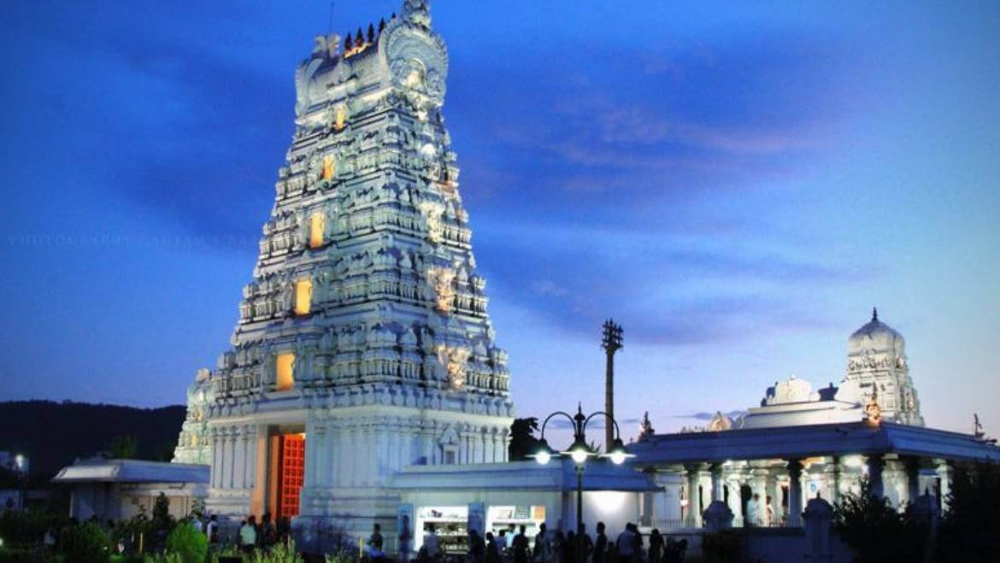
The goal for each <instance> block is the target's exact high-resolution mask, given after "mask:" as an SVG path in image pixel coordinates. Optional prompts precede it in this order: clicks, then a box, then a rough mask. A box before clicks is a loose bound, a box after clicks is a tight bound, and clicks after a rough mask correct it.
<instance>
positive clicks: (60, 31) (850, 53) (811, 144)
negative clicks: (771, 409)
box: [0, 0, 1000, 434]
mask: <svg viewBox="0 0 1000 563" xmlns="http://www.w3.org/2000/svg"><path fill="white" fill-rule="evenodd" d="M399 4H400V1H399V0H368V1H365V2H347V1H345V0H339V1H337V2H336V6H335V10H334V18H333V19H334V25H333V30H334V31H336V32H340V33H344V32H345V31H347V30H354V29H356V28H357V27H358V25H359V24H363V25H364V26H365V27H366V28H367V24H368V22H369V21H376V22H377V21H378V18H379V17H382V16H388V15H389V14H390V13H391V12H393V11H398V10H399ZM433 16H434V26H435V27H436V28H437V29H438V30H439V31H440V33H442V34H443V36H444V37H445V40H446V41H447V43H448V48H449V54H450V61H451V68H450V75H449V77H448V97H447V101H446V105H445V115H446V116H447V119H448V126H449V128H450V131H451V134H452V138H453V142H454V149H455V150H456V152H457V153H458V155H459V165H460V166H461V168H462V177H461V188H460V189H461V191H462V195H463V198H464V201H465V204H466V207H467V208H468V210H469V212H470V214H471V217H472V227H473V231H474V234H475V238H474V249H475V251H476V255H477V259H478V263H479V266H480V269H481V271H482V273H483V274H484V275H485V276H486V277H487V279H488V280H489V286H488V288H487V290H488V292H489V294H490V296H491V301H490V311H491V315H492V319H493V322H494V325H495V326H496V329H497V334H498V342H499V344H500V345H501V346H504V347H506V348H507V349H509V351H510V358H511V370H512V372H513V383H512V385H513V389H514V391H513V393H514V398H515V400H516V402H517V405H518V410H519V412H520V414H521V415H535V416H544V415H545V414H547V413H548V412H550V411H552V410H554V409H557V408H567V409H568V408H573V407H575V404H576V402H577V401H578V400H580V401H583V404H584V407H585V408H588V409H592V410H593V409H597V408H600V407H601V406H603V370H604V362H603V355H602V352H601V350H600V348H599V346H598V345H599V338H600V323H601V321H602V320H603V319H604V318H606V317H608V316H613V317H614V318H615V319H616V320H618V321H620V322H621V323H622V324H623V325H624V326H625V330H626V334H625V342H626V344H625V349H624V350H623V351H622V352H621V353H620V355H619V362H618V374H619V375H618V380H617V382H618V384H617V398H618V401H617V409H618V414H619V417H620V418H621V419H623V420H625V421H627V424H628V426H629V428H627V432H628V433H629V434H632V433H633V432H634V429H635V426H634V425H635V424H636V419H638V418H639V417H640V416H641V415H642V413H643V411H646V410H648V411H650V414H651V417H652V419H653V422H654V426H655V427H656V428H657V430H660V431H666V430H674V429H677V428H679V427H680V426H682V425H689V424H693V423H700V422H699V419H700V418H702V413H714V412H715V411H716V410H721V411H723V412H727V411H733V410H738V409H743V408H746V407H748V406H751V405H754V404H756V403H757V402H758V401H759V400H760V398H761V396H762V394H763V391H764V388H765V387H767V386H768V385H770V384H773V383H774V381H776V380H778V379H782V378H785V377H787V376H789V375H790V374H796V375H797V376H799V377H801V378H805V379H808V380H810V381H811V382H813V383H814V384H815V385H826V384H827V383H829V382H831V381H832V382H837V381H839V380H840V379H841V378H842V377H843V374H844V371H845V369H846V359H845V354H846V340H847V337H848V335H849V334H850V333H851V332H852V331H853V330H854V329H856V328H857V327H858V326H860V325H861V324H863V323H864V322H866V321H867V320H868V319H869V317H870V314H871V313H870V311H871V308H872V306H873V305H877V306H878V307H879V311H880V317H881V318H882V320H884V321H886V322H887V323H889V324H891V325H892V326H894V327H895V328H896V329H898V330H899V331H901V332H902V333H903V334H904V335H905V337H906V338H907V343H908V353H909V356H910V365H911V370H912V371H911V374H912V376H913V379H914V382H915V383H916V385H917V389H918V391H919V394H920V399H921V401H922V404H923V412H924V414H925V417H926V418H927V421H928V423H929V424H931V425H934V426H938V427H942V428H947V429H955V430H964V431H968V430H971V421H972V413H973V412H979V413H980V416H981V417H982V418H983V420H984V422H985V424H986V427H987V431H990V430H992V431H993V432H994V433H996V432H997V431H998V429H1000V408H998V406H997V402H998V400H1000V383H998V381H1000V282H998V280H1000V249H998V243H1000V3H998V2H994V1H982V2H973V1H960V2H959V1H955V2H945V1H926V2H922V1H898V2H867V1H864V2H862V1H857V2H849V1H841V2H824V3H814V2H806V1H802V0H796V1H789V2H770V3H764V2H727V1H723V2H708V1H698V2H679V1H629V2H622V1H611V0H590V1H587V2H579V1H569V0H558V1H557V0H545V1H539V0H502V1H501V0H495V1H494V0H490V1H486V0H476V1H474V2H472V1H466V2H460V1H457V0H439V1H437V2H434V5H433ZM328 20H329V5H328V3H326V2H322V1H312V2H307V1H297V2H277V1H274V2H264V1H246V2H230V1H218V0H213V1H212V2H155V1H147V0H143V1H134V0H133V1H124V0H123V1H116V2H111V1H102V2H60V1H47V0H31V1H29V0H10V1H7V2H4V3H3V4H2V6H0V53H2V55H3V59H4V72H3V79H2V81H0V103H2V107H3V111H0V133H2V139H3V141H2V145H0V146H2V149H0V175H2V178H3V180H2V188H0V189H2V205H0V252H2V260H0V264H2V270H0V310H2V311H3V314H2V317H0V319H2V320H0V323H2V324H0V333H2V338H0V399H24V398H51V399H56V400H60V399H73V400H81V401H104V402H112V403H125V404H132V405H142V406H153V405H162V404H170V403H179V402H182V401H183V399H184V392H185V388H186V387H187V385H188V384H189V382H190V381H191V380H192V378H193V377H194V374H195V370H196V369H197V368H199V367H203V366H211V365H214V362H215V358H216V356H217V355H218V354H220V353H221V352H222V351H224V350H225V348H226V347H227V345H228V339H229V335H230V333H231V331H232V328H233V325H234V323H235V321H236V318H237V315H238V310H237V305H238V303H239V298H240V289H241V287H242V285H243V284H245V283H246V282H247V281H248V280H249V279H250V275H251V271H252V268H253V264H254V261H255V258H256V251H257V241H258V238H259V233H260V227H261V225H262V224H263V222H264V221H265V220H266V219H267V216H268V213H269V210H270V207H271V204H272V201H273V194H274V189H273V182H274V179H275V174H276V170H277V168H278V167H279V166H280V165H281V164H282V161H283V158H284V154H285V151H286V150H287V148H288V144H289V141H290V137H291V133H292V130H293V124H292V117H293V111H292V109H293V105H294V86H293V75H294V70H295V66H296V64H297V63H298V62H299V60H301V59H302V58H304V57H306V56H308V54H309V52H310V50H311V47H312V37H313V35H315V34H316V33H323V32H326V31H327V28H328Z"/></svg>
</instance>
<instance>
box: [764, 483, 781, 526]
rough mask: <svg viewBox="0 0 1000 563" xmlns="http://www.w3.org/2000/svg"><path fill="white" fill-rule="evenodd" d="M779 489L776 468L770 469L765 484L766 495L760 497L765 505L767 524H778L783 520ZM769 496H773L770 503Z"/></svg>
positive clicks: (765, 523)
mask: <svg viewBox="0 0 1000 563" xmlns="http://www.w3.org/2000/svg"><path fill="white" fill-rule="evenodd" d="M778 490H779V487H778V476H777V475H776V474H775V472H774V470H770V471H768V474H767V479H766V481H765V484H764V496H763V497H762V498H761V499H760V502H761V506H763V507H764V509H763V511H764V522H763V524H764V525H765V526H777V525H778V524H779V523H780V522H781V495H780V494H779V493H778ZM768 497H770V498H771V502H770V503H768V502H767V499H768Z"/></svg>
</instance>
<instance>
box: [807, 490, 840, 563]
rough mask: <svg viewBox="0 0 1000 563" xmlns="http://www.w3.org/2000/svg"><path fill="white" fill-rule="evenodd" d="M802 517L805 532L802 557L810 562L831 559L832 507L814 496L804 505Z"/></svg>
mask: <svg viewBox="0 0 1000 563" xmlns="http://www.w3.org/2000/svg"><path fill="white" fill-rule="evenodd" d="M802 518H804V519H805V533H806V550H805V552H806V553H805V556H804V557H803V559H804V560H805V561H809V562H810V563H812V562H828V561H832V560H833V550H832V549H831V548H830V526H831V524H832V523H833V507H832V506H830V503H828V502H826V501H825V500H823V499H821V498H814V499H812V500H810V501H809V504H807V505H806V510H805V512H804V513H803V514H802Z"/></svg>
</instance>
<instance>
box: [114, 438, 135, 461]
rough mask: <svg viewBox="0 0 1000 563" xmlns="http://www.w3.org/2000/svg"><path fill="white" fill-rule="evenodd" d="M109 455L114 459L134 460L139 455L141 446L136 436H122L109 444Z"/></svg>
mask: <svg viewBox="0 0 1000 563" xmlns="http://www.w3.org/2000/svg"><path fill="white" fill-rule="evenodd" d="M108 453H110V454H111V457H113V458H114V459H134V458H135V457H136V454H138V453H139V444H138V442H137V441H136V439H135V436H134V435H132V434H121V435H119V436H115V437H114V439H112V440H111V443H110V444H108Z"/></svg>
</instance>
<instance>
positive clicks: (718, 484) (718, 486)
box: [711, 463, 725, 502]
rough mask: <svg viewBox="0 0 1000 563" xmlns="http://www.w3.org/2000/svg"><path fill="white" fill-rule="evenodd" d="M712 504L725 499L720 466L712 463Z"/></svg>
mask: <svg viewBox="0 0 1000 563" xmlns="http://www.w3.org/2000/svg"><path fill="white" fill-rule="evenodd" d="M711 470H712V497H711V498H712V502H715V501H719V502H722V501H723V500H724V499H725V493H724V491H723V490H722V464H721V463H713V464H712V468H711Z"/></svg>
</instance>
